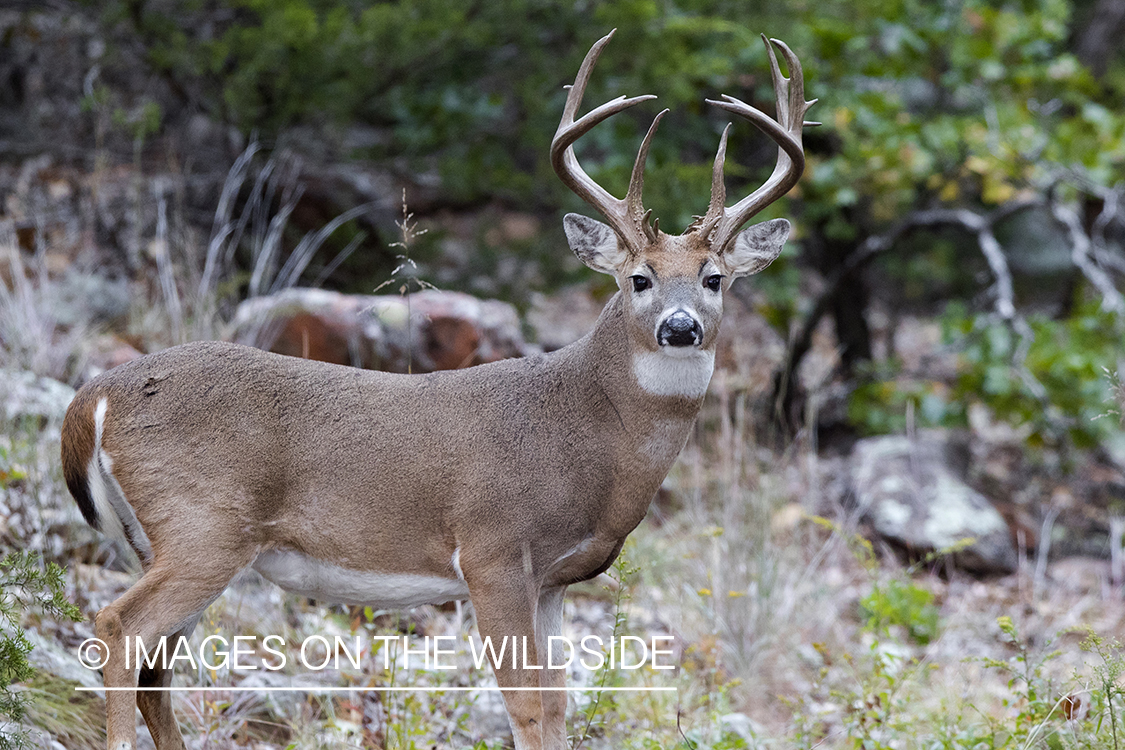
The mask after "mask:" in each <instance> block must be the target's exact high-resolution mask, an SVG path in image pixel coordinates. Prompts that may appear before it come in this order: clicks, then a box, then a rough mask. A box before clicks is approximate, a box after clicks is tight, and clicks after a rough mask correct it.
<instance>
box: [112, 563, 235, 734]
mask: <svg viewBox="0 0 1125 750" xmlns="http://www.w3.org/2000/svg"><path fill="white" fill-rule="evenodd" d="M222 557H223V556H221V555H216V556H214V557H212V558H211V561H212V565H211V567H209V568H207V569H205V570H202V569H201V568H202V567H203V566H200V565H195V566H193V565H190V564H185V563H184V561H185V560H190V559H191V557H190V556H189V555H180V556H178V555H175V554H172V555H169V556H168V557H166V558H164V559H166V560H176V561H177V562H175V563H171V564H166V565H161V564H160V562H157V563H155V564H154V565H153V566H152V567H151V568H149V570H148V571H147V572H146V573H145V574H144V575H143V576H141V579H140V580H139V581H137V582H136V583H135V584H134V585H133V587H132V588H130V589H129V590H128V591H126V592H125V593H124V594H123V595H122V596H121V597H120V598H118V599H117V601H115V602H113V603H112V604H110V605H109V606H107V607H105V608H103V609H102V610H101V611H100V612H98V614H97V617H96V619H95V622H94V631H95V634H96V635H97V637H98V638H100V639H101V640H102V641H103V642H104V643H105V644H106V647H107V648H108V650H109V657H108V660H107V661H106V664H105V667H104V668H103V672H104V676H105V686H106V687H107V688H131V689H127V690H106V696H105V706H106V729H107V732H106V735H107V747H108V748H109V750H133V749H134V748H135V747H136V745H137V723H136V708H137V706H138V700H137V692H136V690H135V688H136V686H137V670H136V666H137V665H136V659H135V644H136V639H138V638H139V639H141V641H142V642H143V643H144V645H145V647H146V648H147V649H148V651H149V652H150V653H152V652H153V650H154V649H155V648H156V646H157V645H158V644H159V640H160V638H161V636H168V635H171V634H173V633H178V632H180V631H181V630H182V629H186V628H187V626H188V625H190V624H194V622H195V620H196V618H197V617H198V616H199V614H200V613H201V612H202V611H203V610H204V609H206V608H207V605H209V604H210V603H211V602H213V601H214V600H215V599H217V598H218V597H219V595H220V594H222V593H223V590H224V589H225V588H226V587H227V584H228V583H230V581H231V579H233V578H234V576H235V575H236V574H237V573H238V571H240V570H241V569H242V568H244V567H245V566H246V565H247V564H249V562H250V561H249V560H248V559H241V558H233V557H232V556H226V557H227V559H226V561H225V563H226V564H224V565H221V566H219V565H215V564H214V563H213V561H214V560H218V559H221V558H222ZM126 638H128V639H129V640H128V648H129V649H130V650H131V651H132V653H130V654H129V655H128V659H129V663H128V666H126V644H127V642H126ZM166 645H167V647H168V648H170V649H174V648H175V640H172V641H171V642H170V643H168V644H166ZM171 678H172V675H171V671H170V670H161V671H159V672H157V671H156V670H151V671H149V672H148V674H146V675H145V676H144V679H145V681H146V684H147V682H148V681H150V680H151V681H158V684H161V685H164V684H167V683H168V682H170V681H171ZM154 686H155V685H154ZM143 695H144V697H143V698H142V699H141V700H140V707H141V709H142V713H143V714H144V717H145V722H146V723H147V724H148V727H149V731H150V732H151V733H152V736H153V740H154V741H155V742H156V747H157V750H180V748H183V747H184V744H183V739H182V737H181V736H180V730H179V728H178V727H177V726H176V720H175V716H174V715H173V714H172V706H171V695H170V694H169V693H145V694H143ZM146 708H147V710H146Z"/></svg>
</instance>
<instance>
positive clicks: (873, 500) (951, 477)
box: [851, 430, 1016, 574]
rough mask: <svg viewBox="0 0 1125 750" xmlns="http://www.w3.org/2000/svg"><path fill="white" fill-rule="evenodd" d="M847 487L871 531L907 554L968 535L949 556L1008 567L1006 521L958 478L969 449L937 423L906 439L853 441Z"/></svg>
mask: <svg viewBox="0 0 1125 750" xmlns="http://www.w3.org/2000/svg"><path fill="white" fill-rule="evenodd" d="M851 463H852V467H851V468H852V471H851V478H852V491H853V493H854V496H855V499H856V502H857V503H858V506H859V510H860V512H861V514H862V518H863V519H864V520H865V521H866V522H867V523H869V524H870V525H871V527H872V528H873V529H874V531H875V532H876V533H877V534H878V535H879V536H881V537H883V538H885V539H887V540H888V541H890V542H891V543H893V544H894V545H896V546H898V547H901V548H904V549H906V550H907V551H909V552H911V553H913V554H926V553H929V552H934V551H937V550H941V549H945V548H948V547H951V546H954V545H957V544H958V543H960V542H962V541H963V540H966V539H971V540H972V541H971V542H970V543H969V544H968V546H966V547H965V548H964V549H961V550H960V551H958V552H957V553H956V554H955V555H954V560H955V562H956V563H957V564H958V565H959V566H960V567H962V568H965V569H967V570H970V571H973V572H976V573H985V574H988V573H1010V572H1012V571H1013V570H1015V568H1016V550H1015V546H1014V545H1013V543H1012V535H1011V533H1010V531H1009V527H1008V524H1007V522H1005V520H1004V517H1003V516H1002V515H1001V514H1000V512H999V511H998V510H997V509H996V508H995V507H994V506H993V505H992V503H991V502H989V500H988V498H986V497H985V496H984V495H982V494H981V493H979V492H977V491H976V490H974V489H973V488H972V487H970V486H969V485H968V484H966V482H965V473H966V471H967V469H968V464H969V450H968V445H967V442H966V441H965V440H961V439H958V436H957V435H955V434H954V433H951V432H949V431H945V430H923V431H919V432H918V433H917V435H916V436H915V437H914V438H913V439H911V438H909V437H906V436H902V435H888V436H883V437H874V438H867V439H864V440H860V441H858V442H857V443H856V446H855V449H854V450H853V452H852V457H851Z"/></svg>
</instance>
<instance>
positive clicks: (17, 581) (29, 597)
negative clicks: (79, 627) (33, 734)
mask: <svg viewBox="0 0 1125 750" xmlns="http://www.w3.org/2000/svg"><path fill="white" fill-rule="evenodd" d="M63 575H64V571H63V569H62V568H60V567H59V566H58V565H56V564H54V563H47V564H46V565H43V564H42V562H41V560H40V559H39V558H38V557H37V556H36V555H33V554H31V553H28V552H20V551H16V552H11V553H9V554H8V555H7V556H6V557H4V558H3V559H2V560H0V718H2V719H3V720H4V721H5V722H7V723H8V725H9V726H11V725H17V726H18V724H19V723H20V721H21V720H22V719H23V718H24V716H25V715H26V714H27V711H28V699H27V697H26V696H25V695H24V694H23V692H22V691H19V690H16V689H14V688H13V685H14V684H15V683H18V682H25V681H27V680H29V679H31V678H32V677H33V676H34V675H35V669H34V668H33V667H32V666H31V665H30V664H29V663H28V661H27V655H28V654H30V653H31V649H32V645H31V641H29V640H28V638H27V636H26V635H25V634H24V631H23V628H22V626H21V622H20V617H21V614H22V613H23V612H25V611H31V612H35V613H37V614H41V615H47V616H51V617H55V618H65V619H67V620H71V621H74V622H77V621H79V620H82V619H83V618H82V613H81V612H79V610H78V608H77V607H75V606H74V605H73V604H71V603H70V602H68V601H67V599H66V593H65V582H64V580H63ZM21 747H30V744H29V739H28V737H27V735H26V733H24V732H21V731H18V730H12V731H9V730H8V728H7V727H5V731H3V732H0V750H12V749H14V748H21Z"/></svg>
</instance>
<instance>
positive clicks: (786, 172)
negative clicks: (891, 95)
mask: <svg viewBox="0 0 1125 750" xmlns="http://www.w3.org/2000/svg"><path fill="white" fill-rule="evenodd" d="M762 41H763V42H765V44H766V50H767V51H768V52H769V55H770V73H771V74H772V75H773V88H774V91H775V92H776V93H777V120H774V119H772V118H771V117H769V115H766V114H765V113H763V112H762V111H761V110H758V109H755V108H754V107H751V106H750V105H749V104H747V103H745V102H742V101H739V100H738V99H735V98H734V97H733V96H727V95H726V94H723V99H724V101H721V102H718V101H714V100H712V99H708V100H707V103H708V104H714V105H715V106H716V107H722V108H723V109H725V110H727V111H728V112H733V113H734V114H736V115H740V116H742V117H745V118H746V119H747V120H749V121H750V122H752V123H754V124H755V125H757V126H758V128H759V129H760V130H761V131H762V132H763V133H765V134H766V135H768V136H769V137H770V138H771V139H772V140H774V141H776V142H777V145H778V151H777V166H776V167H774V170H773V174H771V175H770V178H769V179H768V180H766V182H765V184H764V185H762V186H761V187H760V188H758V189H757V190H755V191H754V192H753V193H751V194H750V195H748V196H746V197H745V198H743V199H742V200H740V201H739V202H738V203H736V204H734V205H733V206H731V207H730V208H725V207H724V205H725V203H726V187H725V186H724V184H723V163H724V161H725V160H726V154H727V134H728V133H729V132H730V125H727V127H726V129H725V130H723V136H722V138H721V139H720V140H719V151H718V153H717V154H716V155H715V166H714V169H713V170H712V172H711V204H710V206H709V207H708V208H707V214H706V215H705V216H704V217H703V219H702V221H701V222H700V231H702V232H703V235H704V236H708V235H710V234H711V232H712V231H714V235H713V236H712V238H711V247H712V248H713V249H714V250H715V251H716V252H717V253H719V254H720V255H721V254H722V253H723V251H724V250H725V249H726V246H727V244H728V243H729V242H730V241H731V239H732V238H733V237H734V235H735V233H736V232H737V231H738V230H739V229H740V228H741V227H742V225H743V224H745V223H746V222H747V221H748V220H749V219H750V217H751V216H753V215H754V214H756V213H758V212H759V211H761V210H762V209H763V208H765V207H766V206H768V205H769V204H771V203H773V202H774V201H775V200H777V199H778V198H780V197H781V196H783V195H785V194H786V193H787V192H789V190H790V189H791V188H792V187H793V186H794V185H795V184H797V180H798V179H799V178H800V177H801V173H802V172H803V171H804V170H805V152H804V148H803V147H802V145H801V129H802V127H803V126H804V125H819V124H820V123H818V122H805V112H806V111H808V108H809V107H811V106H812V105H814V104H816V101H817V100H816V99H813V100H812V101H809V102H806V101H805V77H804V73H803V72H802V71H801V61H800V60H798V59H797V56H796V55H795V54H793V50H791V49H789V47H788V46H787V45H786V44H785V42H782V41H780V40H777V39H766V36H765V34H763V35H762ZM770 42H772V43H773V46H770ZM773 47H777V48H778V49H779V50H781V54H782V55H784V56H785V64H786V66H788V68H789V75H790V78H785V77H784V76H782V75H781V69H780V68H779V67H778V65H777V55H776V54H774V51H773Z"/></svg>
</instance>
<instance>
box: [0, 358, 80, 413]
mask: <svg viewBox="0 0 1125 750" xmlns="http://www.w3.org/2000/svg"><path fill="white" fill-rule="evenodd" d="M73 398H74V389H73V388H71V387H70V386H69V385H67V384H66V383H60V382H59V381H57V380H52V379H51V378H46V377H42V376H39V375H36V374H35V373H32V372H24V371H20V370H0V410H2V412H0V413H2V414H3V417H4V419H5V420H6V421H8V422H13V421H15V420H17V419H20V418H23V417H39V418H40V419H43V420H45V421H47V422H48V423H53V424H56V425H61V424H62V420H63V417H64V416H66V407H68V406H70V401H71V399H73Z"/></svg>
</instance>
